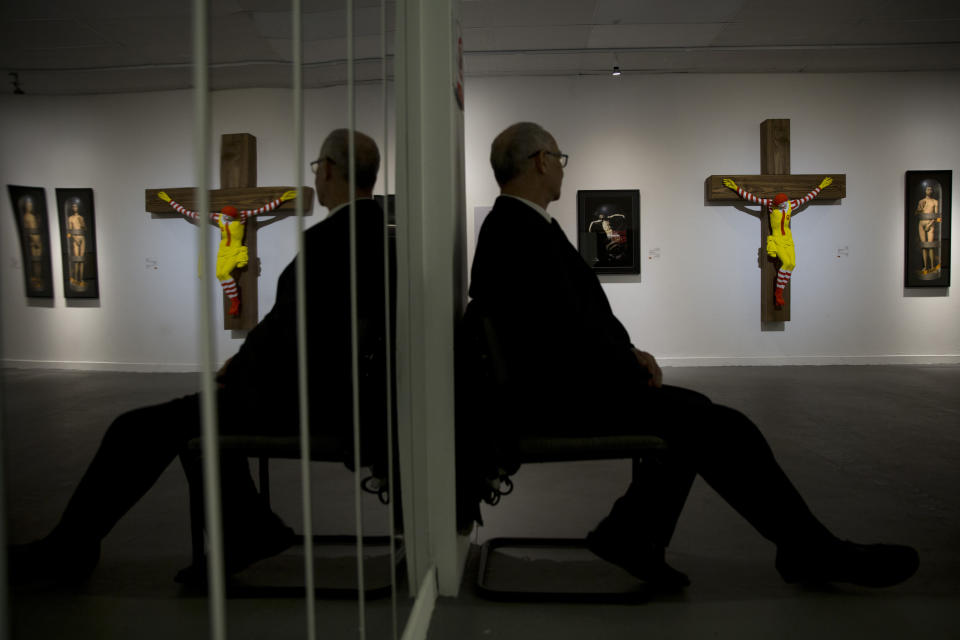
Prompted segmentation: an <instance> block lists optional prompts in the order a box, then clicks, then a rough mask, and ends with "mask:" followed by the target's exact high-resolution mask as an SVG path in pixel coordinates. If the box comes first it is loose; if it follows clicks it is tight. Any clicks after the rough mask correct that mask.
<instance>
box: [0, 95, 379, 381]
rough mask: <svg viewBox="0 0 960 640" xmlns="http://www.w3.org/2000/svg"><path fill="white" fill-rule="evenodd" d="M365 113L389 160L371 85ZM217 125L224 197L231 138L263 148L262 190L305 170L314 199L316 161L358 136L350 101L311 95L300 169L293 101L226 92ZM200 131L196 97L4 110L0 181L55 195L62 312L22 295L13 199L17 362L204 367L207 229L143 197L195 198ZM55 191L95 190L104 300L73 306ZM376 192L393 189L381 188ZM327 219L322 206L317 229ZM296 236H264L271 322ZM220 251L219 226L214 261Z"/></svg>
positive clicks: (5, 233)
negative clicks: (152, 191) (175, 193)
mask: <svg viewBox="0 0 960 640" xmlns="http://www.w3.org/2000/svg"><path fill="white" fill-rule="evenodd" d="M357 101H358V109H357V127H358V128H359V129H361V130H363V131H366V132H368V133H370V135H372V136H373V137H374V138H375V139H376V140H377V142H378V144H379V145H380V146H381V148H383V146H384V145H383V128H384V118H383V109H382V106H381V105H382V98H381V88H380V87H374V86H368V87H359V88H358V100H357ZM212 113H213V117H212V125H211V126H212V133H213V137H212V140H213V142H212V147H211V155H212V163H211V168H210V171H211V174H210V175H211V181H212V187H213V188H216V187H218V186H219V176H220V172H219V154H220V136H221V134H224V133H250V134H252V135H254V136H256V138H257V153H258V184H260V185H291V184H294V183H295V177H294V172H295V171H296V172H297V174H298V175H301V176H302V178H301V184H303V185H307V186H311V187H312V186H313V175H312V173H311V172H310V170H309V167H308V163H309V161H311V160H313V159H315V158H316V157H317V155H318V152H319V148H320V144H321V142H322V141H323V138H324V136H326V134H327V133H328V132H329V131H330V130H332V129H334V128H337V127H344V126H346V125H347V111H346V91H345V89H344V88H337V89H327V90H322V91H319V90H318V91H310V92H307V93H306V96H305V102H304V113H305V116H304V119H305V133H304V135H305V151H304V153H305V156H304V158H303V159H302V161H301V162H299V163H297V166H296V168H295V167H294V158H293V149H292V142H291V141H292V140H293V130H292V105H291V93H290V92H289V91H283V90H244V91H224V92H216V93H213V94H212ZM192 127H193V116H192V101H191V94H190V93H189V92H160V93H142V94H132V95H105V96H68V97H47V96H37V97H34V96H29V95H27V96H3V97H2V99H0V136H2V140H3V150H2V154H0V175H2V182H3V184H4V185H7V184H15V185H26V186H34V187H45V188H46V196H47V211H48V219H49V224H50V230H51V238H50V240H51V244H52V253H53V274H54V292H55V297H54V298H53V300H52V301H49V300H40V301H38V300H37V299H28V298H26V297H25V295H24V285H23V273H22V269H23V265H22V264H21V256H20V247H19V244H18V237H17V233H16V227H15V220H14V216H13V215H12V209H11V203H10V198H9V196H8V195H7V193H6V188H5V187H4V194H3V197H2V200H0V252H2V254H0V274H2V275H0V288H2V304H3V307H2V323H3V324H2V333H3V345H2V348H3V352H2V357H3V359H4V360H5V361H6V363H7V364H10V365H13V366H57V367H69V368H94V369H119V370H141V371H183V370H186V371H192V370H196V369H197V368H198V367H199V356H198V353H197V344H198V335H199V332H198V331H197V330H196V327H197V322H198V311H197V309H198V303H197V287H198V283H199V278H198V276H197V262H198V260H197V238H196V236H197V234H196V229H195V228H194V227H193V226H192V225H191V224H189V223H188V222H187V221H186V220H184V219H182V218H167V217H154V216H152V215H151V214H149V213H145V212H144V189H147V188H165V187H169V188H175V187H189V186H194V164H193V159H192V148H193V146H192V138H191V135H192ZM390 144H392V133H391V140H390ZM391 172H392V167H391ZM382 174H383V171H381V178H382ZM57 187H61V188H62V187H89V188H92V189H93V192H94V206H95V210H96V211H95V214H96V227H97V228H96V234H97V236H96V241H97V263H98V271H99V279H100V282H99V285H100V298H99V300H92V301H91V300H75V299H72V300H69V301H68V300H65V299H64V297H63V281H62V276H61V273H62V272H61V260H60V242H59V239H58V233H59V227H58V226H57V217H56V215H57V211H56V195H55V191H54V189H55V188H57ZM376 189H377V191H378V192H380V191H382V187H381V184H378V185H377V187H376ZM171 212H173V211H172V209H171ZM326 214H327V210H326V209H325V208H323V207H320V206H319V205H318V204H317V203H316V201H314V203H313V214H312V216H310V217H309V218H307V219H306V226H307V227H309V226H312V225H313V224H316V223H317V222H319V221H320V220H322V219H323V218H324V217H325V216H326ZM261 219H262V220H270V219H271V218H270V217H269V216H264V217H263V218H261ZM295 229H296V219H295V217H293V216H292V215H291V216H285V217H282V218H278V219H277V220H276V221H275V222H273V223H271V224H268V225H267V226H265V227H262V228H261V229H260V231H259V232H258V255H259V258H260V262H261V277H260V282H259V287H260V289H259V311H260V317H261V318H262V317H263V316H264V315H265V314H266V313H267V312H268V311H269V310H270V307H271V306H272V305H273V301H274V298H275V295H276V283H277V278H278V277H279V275H280V272H281V271H282V270H283V269H284V267H286V266H287V264H289V262H290V261H291V260H292V259H293V257H294V255H295V253H296V235H295ZM218 240H219V232H218V230H217V229H216V227H213V226H211V233H210V242H211V248H212V250H213V251H214V252H215V251H216V243H217V241H218ZM212 255H215V253H214V254H212ZM214 286H218V285H216V284H215V283H214ZM214 295H216V296H217V303H216V305H215V309H216V314H217V316H216V318H215V322H216V326H217V327H218V332H217V334H218V337H219V341H218V343H217V349H218V357H219V358H220V359H224V358H226V357H228V356H230V355H232V354H233V353H234V352H235V351H236V350H237V349H238V348H239V346H240V344H241V342H242V339H243V337H244V335H245V332H230V331H224V330H222V326H223V317H222V309H221V307H220V303H219V297H220V293H219V292H215V293H214ZM241 295H242V294H241Z"/></svg>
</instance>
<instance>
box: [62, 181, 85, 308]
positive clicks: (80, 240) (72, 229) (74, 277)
mask: <svg viewBox="0 0 960 640" xmlns="http://www.w3.org/2000/svg"><path fill="white" fill-rule="evenodd" d="M67 208H68V210H67V242H68V243H69V255H70V287H71V288H72V289H75V290H77V291H83V290H84V289H86V288H87V283H86V282H84V273H83V263H84V254H86V251H87V223H86V221H85V220H84V219H83V215H81V214H80V200H79V199H77V198H72V199H71V200H70V202H69V204H68V205H67Z"/></svg>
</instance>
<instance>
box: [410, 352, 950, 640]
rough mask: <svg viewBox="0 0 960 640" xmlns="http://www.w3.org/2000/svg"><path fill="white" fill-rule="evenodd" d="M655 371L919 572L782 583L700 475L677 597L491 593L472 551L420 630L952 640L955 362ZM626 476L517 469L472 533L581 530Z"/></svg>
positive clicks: (443, 634) (679, 537)
mask: <svg viewBox="0 0 960 640" xmlns="http://www.w3.org/2000/svg"><path fill="white" fill-rule="evenodd" d="M664 378H665V381H666V382H668V383H670V384H675V385H679V386H685V387H688V388H692V389H696V390H698V391H701V392H703V393H706V394H707V395H708V396H710V397H711V398H712V399H713V400H714V401H715V402H717V403H721V404H726V405H728V406H732V407H735V408H737V409H739V410H741V411H743V412H744V413H746V414H747V415H748V416H749V417H751V418H752V419H753V420H754V421H755V422H756V423H757V424H758V425H759V426H760V428H761V429H762V430H763V431H764V433H765V434H766V436H767V438H768V440H769V441H770V444H771V446H772V448H773V450H774V452H775V454H776V456H777V458H778V460H779V461H780V463H781V465H782V466H783V467H784V469H785V470H786V471H787V473H788V475H789V476H790V477H791V478H792V479H793V481H794V483H795V484H796V485H797V486H798V488H799V489H800V491H801V493H802V494H803V495H804V496H805V498H806V499H807V502H808V504H809V505H810V506H811V508H812V509H813V511H814V513H816V514H817V515H818V517H820V519H821V520H822V521H823V522H825V523H826V524H827V525H828V526H829V527H830V528H831V529H833V530H834V532H835V533H836V534H837V535H839V536H840V537H842V538H847V539H852V540H855V541H859V542H896V543H904V544H911V545H913V546H915V547H917V549H918V550H919V552H920V556H921V566H920V570H919V572H918V573H917V574H916V575H915V576H914V577H913V578H912V579H910V580H909V581H907V582H906V583H904V584H902V585H899V586H896V587H892V588H889V589H882V590H870V589H864V588H857V587H851V586H839V585H838V586H835V587H829V588H822V589H817V590H811V589H808V588H803V587H799V586H794V585H788V584H786V583H784V582H783V581H782V580H781V579H780V578H779V575H778V574H777V573H776V570H775V569H774V566H773V560H774V553H775V548H774V546H773V545H772V544H771V543H769V542H767V541H766V540H764V539H763V538H761V537H760V536H759V534H757V533H756V532H755V531H754V530H753V529H752V528H751V527H750V526H749V525H747V524H746V522H745V521H744V520H743V519H741V518H740V517H739V516H738V515H737V514H736V513H735V512H734V511H733V510H732V509H731V508H730V507H729V506H728V505H726V503H724V502H723V501H722V500H721V499H720V498H719V497H718V496H717V495H716V494H715V493H713V492H712V490H710V488H709V487H707V486H706V485H705V484H704V483H703V482H702V481H701V480H700V479H698V480H697V482H696V484H695V485H694V488H693V491H692V494H691V496H690V499H689V501H688V503H687V506H686V508H685V509H684V512H683V515H682V516H681V519H680V522H679V525H678V528H677V531H676V534H675V536H674V539H673V542H672V544H671V548H670V550H669V551H668V561H669V562H670V563H671V564H672V565H673V566H675V567H677V568H678V569H680V570H682V571H684V572H686V573H687V574H688V575H689V576H690V578H691V580H692V585H691V586H690V587H689V588H688V589H687V590H686V592H685V593H683V594H681V595H676V596H671V597H662V598H659V599H655V600H653V601H650V602H646V603H643V604H633V605H609V604H608V605H594V604H557V603H540V604H532V603H502V602H492V601H489V600H484V599H482V598H479V597H478V595H477V593H476V590H475V589H474V587H473V581H474V580H475V578H476V554H475V553H474V554H473V557H471V562H470V564H469V565H468V571H467V576H466V577H465V580H464V586H463V588H462V589H461V593H460V595H459V596H458V597H457V598H455V599H453V598H444V599H441V600H440V603H439V605H438V608H437V611H436V612H435V614H434V617H433V623H432V626H431V632H430V636H429V637H430V638H431V639H433V640H443V639H447V638H458V639H464V640H469V639H477V640H480V639H483V640H488V639H497V640H534V639H540V638H543V639H547V638H549V639H550V640H558V639H566V638H571V639H572V638H577V639H584V638H590V639H592V638H603V639H604V640H614V639H619V638H658V639H659V638H844V639H849V638H909V637H916V638H960V367H957V366H882V367H881V366H863V367H723V368H669V369H665V371H664ZM629 477H630V469H629V463H626V462H582V463H568V464H566V463H565V464H542V465H529V466H527V467H524V468H522V469H521V470H520V471H519V473H517V475H516V476H515V477H514V480H515V482H516V489H515V492H514V493H513V494H512V495H510V496H507V497H505V498H503V500H502V502H501V503H500V504H499V505H497V506H496V507H487V508H486V509H485V510H484V514H483V515H484V519H485V522H486V526H484V527H483V528H481V529H480V530H479V531H478V532H477V534H476V540H477V542H480V543H482V542H483V541H484V540H486V539H488V538H491V537H497V536H534V537H535V536H562V537H580V536H583V535H585V534H586V532H587V531H589V530H590V529H591V528H592V527H593V526H594V525H595V524H596V522H598V521H599V520H600V519H601V518H602V517H603V516H604V515H605V514H606V512H607V510H608V509H609V508H610V506H611V505H612V503H613V501H614V500H615V499H616V498H617V497H618V496H619V495H620V494H621V493H622V492H623V491H624V490H625V489H626V487H627V484H628V482H629ZM512 561H513V564H515V565H522V564H523V562H521V561H520V560H518V559H517V558H513V559H512ZM528 562H529V559H528ZM508 564H509V562H508ZM559 573H560V570H559V569H554V570H549V572H546V571H545V577H546V579H548V580H551V581H553V580H557V579H558V578H557V574H559ZM502 579H504V580H505V578H502ZM554 586H556V585H554Z"/></svg>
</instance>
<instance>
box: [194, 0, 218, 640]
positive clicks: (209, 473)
mask: <svg viewBox="0 0 960 640" xmlns="http://www.w3.org/2000/svg"><path fill="white" fill-rule="evenodd" d="M208 36H209V10H208V7H207V0H194V2H193V115H194V125H193V160H194V164H195V167H194V169H195V172H196V180H195V183H196V185H197V197H196V201H197V211H198V212H199V213H200V217H199V224H198V225H197V240H198V242H199V243H200V275H201V277H200V287H199V289H198V291H199V295H200V305H199V306H200V318H199V321H200V327H201V331H200V336H201V337H200V354H201V355H200V361H201V366H202V372H201V378H200V379H201V387H200V388H201V393H200V406H201V416H202V428H203V431H202V435H203V488H204V495H205V504H206V526H207V542H208V549H207V585H208V589H209V591H208V597H209V600H210V637H211V638H212V639H213V640H224V639H225V638H226V602H225V595H224V573H223V523H222V521H221V516H220V449H219V446H218V443H217V399H216V395H215V394H216V386H215V384H214V380H213V371H214V369H213V367H214V364H213V361H214V353H213V332H214V327H213V304H212V300H213V297H214V296H213V292H212V291H211V287H210V282H211V280H212V275H213V270H212V269H211V268H210V246H209V244H208V237H209V235H210V234H209V226H210V225H209V221H208V220H207V218H206V216H207V214H208V213H209V211H210V192H209V190H208V189H207V186H208V183H209V177H208V175H207V173H208V170H207V168H208V166H209V162H210V96H209V88H210V87H209V73H208V68H207V67H208Z"/></svg>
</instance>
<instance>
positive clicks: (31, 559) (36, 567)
mask: <svg viewBox="0 0 960 640" xmlns="http://www.w3.org/2000/svg"><path fill="white" fill-rule="evenodd" d="M99 561H100V543H99V542H98V541H91V540H81V539H71V538H67V537H64V536H58V535H53V534H51V535H49V536H47V537H46V538H41V539H40V540H37V541H35V542H30V543H28V544H14V545H10V546H9V547H7V562H8V564H7V571H8V575H9V580H10V584H11V585H13V586H31V587H43V586H55V585H74V584H79V583H81V582H83V581H84V580H86V578H87V577H88V576H89V575H90V574H91V573H93V570H94V568H95V567H96V566H97V563H98V562H99Z"/></svg>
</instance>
